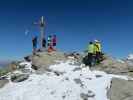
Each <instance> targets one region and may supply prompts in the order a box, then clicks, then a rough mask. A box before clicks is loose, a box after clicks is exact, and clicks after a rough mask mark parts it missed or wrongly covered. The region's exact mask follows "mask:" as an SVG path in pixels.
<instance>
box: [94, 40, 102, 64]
mask: <svg viewBox="0 0 133 100" xmlns="http://www.w3.org/2000/svg"><path fill="white" fill-rule="evenodd" d="M94 42H95V43H94V46H95V54H96V55H95V62H96V64H99V63H100V61H101V54H102V53H101V52H102V50H101V43H100V41H98V40H94Z"/></svg>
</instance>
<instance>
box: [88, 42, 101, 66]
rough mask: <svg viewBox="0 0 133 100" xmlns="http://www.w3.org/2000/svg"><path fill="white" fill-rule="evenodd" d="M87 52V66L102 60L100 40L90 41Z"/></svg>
mask: <svg viewBox="0 0 133 100" xmlns="http://www.w3.org/2000/svg"><path fill="white" fill-rule="evenodd" d="M87 52H88V55H87V64H88V65H89V66H94V65H95V64H100V62H101V61H102V60H103V53H102V48H101V42H100V41H99V40H94V41H90V42H89V45H88V48H87Z"/></svg>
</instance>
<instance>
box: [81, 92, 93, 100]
mask: <svg viewBox="0 0 133 100" xmlns="http://www.w3.org/2000/svg"><path fill="white" fill-rule="evenodd" d="M94 96H95V94H94V93H93V92H92V91H88V93H87V94H85V93H81V94H80V97H81V98H82V99H83V100H88V98H93V97H94Z"/></svg>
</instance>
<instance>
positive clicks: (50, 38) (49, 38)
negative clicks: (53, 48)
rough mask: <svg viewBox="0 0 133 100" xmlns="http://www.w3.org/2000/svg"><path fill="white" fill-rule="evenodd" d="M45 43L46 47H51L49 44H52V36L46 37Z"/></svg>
mask: <svg viewBox="0 0 133 100" xmlns="http://www.w3.org/2000/svg"><path fill="white" fill-rule="evenodd" d="M47 41H48V44H47V45H48V47H49V46H50V45H51V43H52V36H51V35H49V36H48V40H47Z"/></svg>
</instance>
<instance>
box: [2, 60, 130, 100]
mask: <svg viewBox="0 0 133 100" xmlns="http://www.w3.org/2000/svg"><path fill="white" fill-rule="evenodd" d="M23 64H25V63H21V65H23ZM27 66H28V67H31V65H30V64H29V65H27ZM50 69H51V70H52V71H51V72H47V73H44V74H43V75H37V74H34V73H33V74H31V75H30V77H29V79H27V80H26V81H23V82H20V83H12V82H10V83H9V84H7V85H6V86H5V87H3V88H2V89H0V100H82V99H83V98H86V100H109V99H108V98H107V90H108V89H109V88H110V84H111V79H112V77H118V78H122V79H128V78H127V77H125V76H115V75H108V74H106V73H105V72H101V71H91V70H90V69H89V67H85V68H82V66H76V65H73V62H71V61H68V62H66V63H60V64H57V65H52V66H50ZM75 69H80V70H75ZM55 71H56V72H61V73H62V74H59V75H56V74H55V73H54V72H55Z"/></svg>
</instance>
